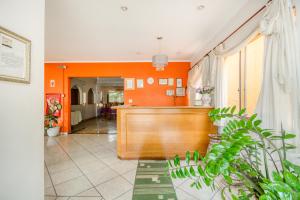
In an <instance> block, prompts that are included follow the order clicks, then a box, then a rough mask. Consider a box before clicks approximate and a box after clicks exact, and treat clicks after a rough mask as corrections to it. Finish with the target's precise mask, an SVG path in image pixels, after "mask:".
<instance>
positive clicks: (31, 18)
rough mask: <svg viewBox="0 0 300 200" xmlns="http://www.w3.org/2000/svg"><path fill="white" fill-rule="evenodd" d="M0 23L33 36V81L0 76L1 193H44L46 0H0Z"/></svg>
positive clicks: (9, 196) (30, 199)
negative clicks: (12, 80) (16, 81)
mask: <svg viewBox="0 0 300 200" xmlns="http://www.w3.org/2000/svg"><path fill="white" fill-rule="evenodd" d="M0 26H2V27H5V28H7V29H9V30H11V31H13V32H15V33H17V34H19V35H22V36H24V37H26V38H28V39H30V40H31V41H32V57H31V63H32V64H31V84H20V83H12V82H4V81H0V91H1V93H0V199H1V200H2V199H3V200H42V199H43V198H44V180H43V177H44V171H43V170H44V164H43V163H44V162H43V160H44V150H43V144H44V143H43V141H44V140H43V88H44V86H43V85H44V83H43V79H44V72H43V69H44V68H43V62H44V0H26V1H24V0H0Z"/></svg>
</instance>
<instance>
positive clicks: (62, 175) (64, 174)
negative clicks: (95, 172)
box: [51, 168, 83, 185]
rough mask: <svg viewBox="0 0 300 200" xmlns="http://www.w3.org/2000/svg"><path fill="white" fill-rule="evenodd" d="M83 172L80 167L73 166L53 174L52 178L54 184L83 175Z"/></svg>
mask: <svg viewBox="0 0 300 200" xmlns="http://www.w3.org/2000/svg"><path fill="white" fill-rule="evenodd" d="M82 175H83V174H82V173H81V172H80V170H79V169H78V168H71V169H67V170H64V171H60V172H57V173H53V174H51V178H52V181H53V184H54V185H57V184H60V183H63V182H66V181H69V180H71V179H74V178H77V177H79V176H82Z"/></svg>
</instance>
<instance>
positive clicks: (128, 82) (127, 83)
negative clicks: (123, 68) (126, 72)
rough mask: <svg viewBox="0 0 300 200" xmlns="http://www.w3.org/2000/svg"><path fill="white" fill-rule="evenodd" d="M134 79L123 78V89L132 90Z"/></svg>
mask: <svg viewBox="0 0 300 200" xmlns="http://www.w3.org/2000/svg"><path fill="white" fill-rule="evenodd" d="M134 81H135V79H134V78H125V90H134V88H135V84H134Z"/></svg>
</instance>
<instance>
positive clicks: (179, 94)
mask: <svg viewBox="0 0 300 200" xmlns="http://www.w3.org/2000/svg"><path fill="white" fill-rule="evenodd" d="M176 96H177V97H184V96H185V88H183V87H181V88H176Z"/></svg>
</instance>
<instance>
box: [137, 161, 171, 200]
mask: <svg viewBox="0 0 300 200" xmlns="http://www.w3.org/2000/svg"><path fill="white" fill-rule="evenodd" d="M132 199H133V200H177V197H176V192H175V190H174V187H173V183H172V180H171V177H170V176H168V170H167V162H166V161H149V160H148V161H145V160H142V161H139V164H138V168H137V172H136V177H135V183H134V189H133V197H132Z"/></svg>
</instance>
